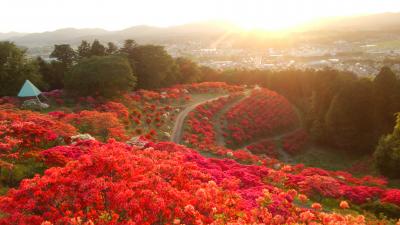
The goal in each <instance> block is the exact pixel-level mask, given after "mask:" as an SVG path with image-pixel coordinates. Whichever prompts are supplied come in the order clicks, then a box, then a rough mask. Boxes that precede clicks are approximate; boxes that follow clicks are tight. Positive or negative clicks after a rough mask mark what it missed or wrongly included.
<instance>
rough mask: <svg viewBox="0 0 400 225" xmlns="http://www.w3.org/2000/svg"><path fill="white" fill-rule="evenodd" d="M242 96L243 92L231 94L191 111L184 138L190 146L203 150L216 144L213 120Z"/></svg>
mask: <svg viewBox="0 0 400 225" xmlns="http://www.w3.org/2000/svg"><path fill="white" fill-rule="evenodd" d="M240 96H241V94H231V95H229V96H227V97H220V98H218V99H217V100H214V101H209V102H207V103H205V104H202V105H199V106H197V107H196V108H195V110H194V111H193V112H191V113H189V116H188V119H187V122H186V123H187V127H186V129H185V132H184V135H183V140H184V141H185V142H186V143H187V144H189V146H192V147H194V148H196V149H199V150H203V151H207V149H209V146H212V145H215V141H216V140H215V139H216V137H215V129H214V122H213V118H214V116H215V114H216V113H217V112H219V111H220V110H221V109H222V108H223V107H224V106H225V105H227V104H229V103H230V102H233V101H235V100H236V99H237V98H239V97H240Z"/></svg>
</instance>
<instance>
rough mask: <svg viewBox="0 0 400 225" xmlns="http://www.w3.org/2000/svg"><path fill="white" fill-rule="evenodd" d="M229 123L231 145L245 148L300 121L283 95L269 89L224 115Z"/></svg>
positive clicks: (257, 93)
mask: <svg viewBox="0 0 400 225" xmlns="http://www.w3.org/2000/svg"><path fill="white" fill-rule="evenodd" d="M224 116H225V117H226V120H227V122H228V125H227V127H226V133H227V136H228V137H229V140H230V141H231V142H227V144H228V146H241V145H243V144H246V143H248V142H251V141H252V140H257V139H258V138H263V137H265V136H268V135H273V134H274V133H277V132H282V131H284V130H287V129H290V128H292V127H294V126H295V125H296V124H297V123H298V118H297V115H296V113H295V112H294V110H293V108H292V105H291V104H290V103H289V102H288V101H287V100H286V98H284V97H283V96H281V95H279V94H277V93H276V92H273V91H270V90H268V89H261V90H253V91H252V93H251V95H250V96H249V97H247V98H245V99H244V100H243V101H240V102H239V104H236V105H235V106H233V107H232V108H231V109H229V111H228V112H226V113H225V115H224Z"/></svg>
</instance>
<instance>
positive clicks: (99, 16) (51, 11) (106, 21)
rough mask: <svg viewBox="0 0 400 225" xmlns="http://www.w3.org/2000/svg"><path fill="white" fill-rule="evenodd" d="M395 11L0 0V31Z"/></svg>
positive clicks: (368, 0)
mask: <svg viewBox="0 0 400 225" xmlns="http://www.w3.org/2000/svg"><path fill="white" fill-rule="evenodd" d="M381 12H400V0H0V21H1V23H0V32H10V31H16V32H43V31H52V30H56V29H60V28H67V27H75V28H103V29H107V30H120V29H124V28H128V27H131V26H135V25H153V26H162V27H166V26H173V25H180V24H186V23H191V22H200V21H210V20H226V21H231V22H234V23H237V24H238V25H240V26H242V27H244V28H263V29H268V30H276V29H283V28H289V27H292V26H295V25H299V24H301V23H304V22H307V21H310V20H312V19H316V18H321V17H331V16H349V15H360V14H371V13H381Z"/></svg>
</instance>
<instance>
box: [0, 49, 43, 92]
mask: <svg viewBox="0 0 400 225" xmlns="http://www.w3.org/2000/svg"><path fill="white" fill-rule="evenodd" d="M27 79H28V80H30V81H31V82H33V83H34V84H36V85H38V86H39V87H43V82H42V77H41V75H40V74H39V72H38V65H37V63H36V62H35V61H32V60H29V59H27V57H26V54H25V51H24V50H21V49H19V48H18V47H17V46H16V45H15V44H14V43H11V42H0V96H15V95H17V94H18V91H19V89H20V88H21V86H22V85H23V83H24V82H25V80H27Z"/></svg>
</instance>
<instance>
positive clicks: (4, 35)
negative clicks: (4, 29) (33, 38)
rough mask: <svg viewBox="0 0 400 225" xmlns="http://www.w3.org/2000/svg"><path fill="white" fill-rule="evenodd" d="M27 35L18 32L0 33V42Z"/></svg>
mask: <svg viewBox="0 0 400 225" xmlns="http://www.w3.org/2000/svg"><path fill="white" fill-rule="evenodd" d="M24 35H26V34H25V33H18V32H9V33H0V41H2V40H7V39H12V38H17V37H21V36H24Z"/></svg>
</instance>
